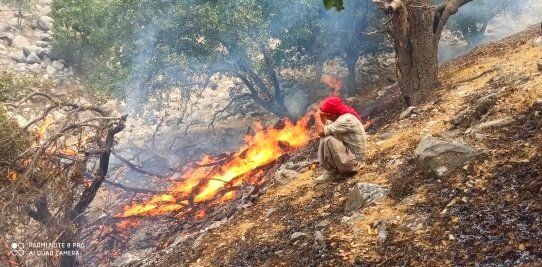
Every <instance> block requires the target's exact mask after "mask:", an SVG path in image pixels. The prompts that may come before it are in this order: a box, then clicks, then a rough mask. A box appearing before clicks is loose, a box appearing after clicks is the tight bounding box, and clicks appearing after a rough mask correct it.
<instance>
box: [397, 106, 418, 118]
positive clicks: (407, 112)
mask: <svg viewBox="0 0 542 267" xmlns="http://www.w3.org/2000/svg"><path fill="white" fill-rule="evenodd" d="M414 110H416V107H413V106H410V107H408V108H407V109H405V110H404V111H403V112H401V115H399V119H400V120H402V119H404V118H406V117H408V116H409V115H410V114H412V112H414Z"/></svg>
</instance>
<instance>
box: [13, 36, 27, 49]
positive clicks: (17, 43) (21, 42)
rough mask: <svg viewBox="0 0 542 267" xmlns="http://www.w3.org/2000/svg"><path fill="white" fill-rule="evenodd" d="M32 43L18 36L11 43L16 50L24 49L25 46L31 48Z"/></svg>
mask: <svg viewBox="0 0 542 267" xmlns="http://www.w3.org/2000/svg"><path fill="white" fill-rule="evenodd" d="M29 45H30V42H28V39H26V38H25V37H24V36H21V35H17V36H16V37H15V38H13V40H12V41H11V46H13V47H15V48H21V49H22V48H23V47H25V46H29Z"/></svg>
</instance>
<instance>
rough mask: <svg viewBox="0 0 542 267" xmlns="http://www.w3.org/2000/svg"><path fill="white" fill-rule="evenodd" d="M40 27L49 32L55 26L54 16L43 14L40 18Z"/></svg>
mask: <svg viewBox="0 0 542 267" xmlns="http://www.w3.org/2000/svg"><path fill="white" fill-rule="evenodd" d="M38 28H39V29H40V30H42V31H44V32H48V31H50V30H51V29H52V28H53V18H51V17H48V16H41V17H39V18H38Z"/></svg>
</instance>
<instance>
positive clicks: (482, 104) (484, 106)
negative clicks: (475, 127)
mask: <svg viewBox="0 0 542 267" xmlns="http://www.w3.org/2000/svg"><path fill="white" fill-rule="evenodd" d="M498 100H499V95H498V94H489V95H486V96H484V97H482V98H480V100H478V102H476V107H475V108H474V111H475V112H476V114H475V119H480V118H482V116H483V115H485V114H486V113H487V112H488V111H489V110H490V109H491V107H493V106H494V105H495V104H496V103H497V101H498Z"/></svg>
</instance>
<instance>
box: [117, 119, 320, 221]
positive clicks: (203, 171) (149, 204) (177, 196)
mask: <svg viewBox="0 0 542 267" xmlns="http://www.w3.org/2000/svg"><path fill="white" fill-rule="evenodd" d="M309 119H310V114H309V115H307V116H305V117H304V118H302V119H301V120H300V121H298V122H297V123H295V124H294V123H291V122H289V121H285V124H284V127H283V128H282V129H264V128H263V127H262V126H261V125H259V124H258V125H257V127H256V133H255V134H254V135H253V136H246V138H245V146H244V147H242V148H241V149H240V150H239V151H238V152H237V153H235V154H233V155H231V156H229V157H228V158H227V159H226V160H224V159H222V160H217V159H213V158H211V157H208V156H206V157H204V158H203V159H202V160H201V161H200V162H198V164H197V166H199V167H196V168H193V169H192V170H190V171H188V172H187V173H185V174H184V175H183V176H182V181H181V182H179V183H176V184H174V185H172V186H171V187H170V188H169V189H168V190H167V191H168V193H166V194H161V195H156V196H153V197H151V198H150V199H148V200H146V201H144V202H142V203H138V204H135V205H130V206H127V207H125V208H124V209H123V211H122V212H121V214H120V215H119V216H120V217H131V216H158V215H169V216H171V215H173V216H174V217H176V218H179V219H182V218H184V217H186V216H190V217H193V218H195V219H203V218H205V217H206V215H207V213H208V212H209V210H210V209H211V208H212V207H215V206H218V205H220V204H222V203H225V202H228V201H231V200H233V199H235V198H236V197H237V195H238V190H239V189H241V187H242V186H243V185H253V186H258V185H260V184H262V183H265V182H266V181H267V178H266V177H264V176H263V175H262V172H261V171H260V169H261V168H262V167H265V166H266V165H268V164H270V163H272V162H274V161H276V160H278V159H279V158H280V157H282V156H283V155H284V154H285V153H287V152H289V151H291V150H295V149H298V148H301V147H303V146H305V145H306V144H307V143H308V142H309V140H310V139H311V135H310V132H309V130H308V128H307V125H308V122H309Z"/></svg>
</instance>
